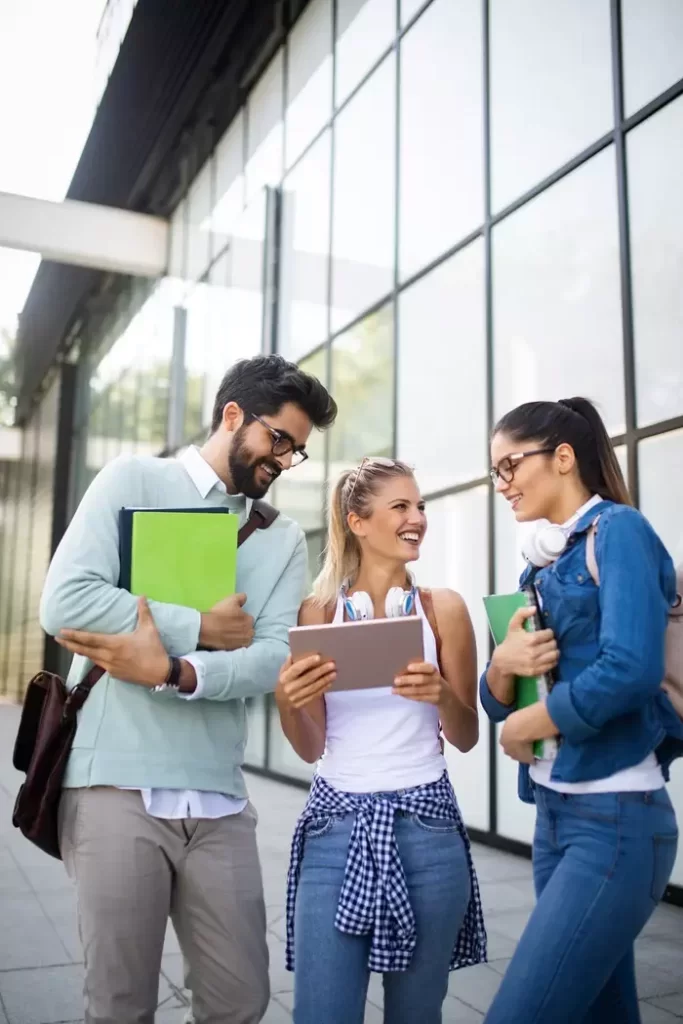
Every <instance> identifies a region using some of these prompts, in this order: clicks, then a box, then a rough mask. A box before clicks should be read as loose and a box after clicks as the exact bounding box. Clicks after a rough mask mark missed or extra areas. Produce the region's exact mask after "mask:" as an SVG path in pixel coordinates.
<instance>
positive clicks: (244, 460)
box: [228, 426, 282, 498]
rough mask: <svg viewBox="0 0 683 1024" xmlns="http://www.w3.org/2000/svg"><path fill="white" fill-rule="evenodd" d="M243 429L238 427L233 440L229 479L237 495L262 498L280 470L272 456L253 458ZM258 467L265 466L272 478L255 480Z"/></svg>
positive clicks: (229, 460)
mask: <svg viewBox="0 0 683 1024" xmlns="http://www.w3.org/2000/svg"><path fill="white" fill-rule="evenodd" d="M244 429H245V428H244V427H243V426H242V427H240V428H239V430H238V431H237V432H236V434H235V436H234V438H233V442H232V447H231V449H230V454H229V456H228V469H229V471H230V479H231V480H232V482H233V486H234V487H235V490H236V492H237V493H238V494H244V495H245V496H246V497H247V498H263V497H264V496H265V495H266V494H267V493H268V489H269V488H270V485H271V484H272V483H274V482H275V480H276V479H277V478H278V477H279V475H280V473H281V472H282V470H281V467H280V466H279V464H278V463H277V461H276V460H275V458H274V457H273V456H270V457H268V456H265V457H261V458H254V455H253V453H252V452H251V451H250V449H249V448H248V447H247V444H246V441H245V438H244ZM260 466H267V467H268V469H271V470H272V471H273V473H274V476H273V478H272V479H268V480H263V481H262V480H261V478H260V476H259V477H258V478H257V475H256V473H257V470H258V469H259V467H260Z"/></svg>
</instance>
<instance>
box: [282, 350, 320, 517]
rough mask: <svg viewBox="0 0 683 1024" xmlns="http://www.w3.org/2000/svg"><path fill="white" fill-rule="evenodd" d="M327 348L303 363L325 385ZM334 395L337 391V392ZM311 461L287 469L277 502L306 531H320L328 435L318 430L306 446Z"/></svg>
mask: <svg viewBox="0 0 683 1024" xmlns="http://www.w3.org/2000/svg"><path fill="white" fill-rule="evenodd" d="M326 363H327V349H322V350H320V351H319V352H316V353H315V355H312V356H310V357H309V358H308V359H305V360H303V362H302V363H300V366H301V369H302V370H304V371H305V372H306V373H311V374H313V376H314V377H317V378H318V380H320V381H322V383H323V384H324V383H325V381H326V379H327V366H326ZM333 393H334V392H333ZM306 449H307V451H308V458H307V459H306V461H305V462H302V463H301V465H299V466H294V467H292V469H289V470H287V471H286V472H285V473H283V474H282V476H281V477H280V478H279V480H278V482H277V484H276V485H275V490H276V494H275V503H276V505H277V507H278V508H279V509H281V510H282V512H284V513H285V514H286V515H288V516H291V517H292V519H294V520H295V521H296V522H297V523H298V524H299V526H301V527H302V529H304V530H317V529H319V528H320V527H321V526H322V523H323V481H324V478H325V435H324V434H323V433H322V432H321V431H319V430H316V429H315V427H314V428H313V431H312V433H311V436H310V437H309V439H308V443H307V445H306Z"/></svg>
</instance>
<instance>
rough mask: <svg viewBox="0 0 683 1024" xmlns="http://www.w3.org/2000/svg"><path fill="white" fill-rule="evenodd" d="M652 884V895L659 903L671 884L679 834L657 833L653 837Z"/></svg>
mask: <svg viewBox="0 0 683 1024" xmlns="http://www.w3.org/2000/svg"><path fill="white" fill-rule="evenodd" d="M652 843H653V852H652V886H651V889H650V895H651V896H652V899H653V900H654V901H655V903H659V901H660V900H661V898H662V896H663V895H664V891H665V889H666V887H667V885H668V884H669V879H670V878H671V872H672V871H673V867H674V864H675V862H676V851H677V849H678V835H677V834H676V833H669V834H668V835H655V836H653V837H652Z"/></svg>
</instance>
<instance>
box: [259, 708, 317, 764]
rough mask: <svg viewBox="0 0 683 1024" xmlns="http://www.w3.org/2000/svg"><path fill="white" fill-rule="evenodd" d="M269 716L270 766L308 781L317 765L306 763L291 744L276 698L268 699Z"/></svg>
mask: <svg viewBox="0 0 683 1024" xmlns="http://www.w3.org/2000/svg"><path fill="white" fill-rule="evenodd" d="M268 718H269V728H270V759H269V764H268V767H269V768H270V769H272V771H275V772H282V774H283V775H293V776H294V777H295V778H297V779H305V780H306V781H308V780H309V779H312V778H313V772H314V770H315V765H312V764H306V762H305V761H302V760H301V758H300V757H299V755H298V754H295V753H294V751H293V749H292V747H291V746H290V743H289V740H288V739H285V734H284V733H283V731H282V727H281V725H280V716H279V714H278V711H277V707H276V705H275V700H274V699H272V698H271V699H270V700H269V701H268Z"/></svg>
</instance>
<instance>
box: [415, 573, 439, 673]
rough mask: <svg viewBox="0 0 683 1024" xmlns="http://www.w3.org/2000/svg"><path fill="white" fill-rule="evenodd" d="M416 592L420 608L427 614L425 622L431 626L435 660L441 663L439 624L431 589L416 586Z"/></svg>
mask: <svg viewBox="0 0 683 1024" xmlns="http://www.w3.org/2000/svg"><path fill="white" fill-rule="evenodd" d="M417 592H418V594H419V595H420V601H421V602H422V608H423V609H424V613H425V615H426V616H427V622H428V623H429V625H430V626H431V627H432V633H433V634H434V640H435V641H436V660H437V661H438V662H439V664H441V635H440V633H439V624H438V622H437V621H436V612H435V611H434V599H433V597H432V592H431V590H427V589H426V588H425V587H418V588H417Z"/></svg>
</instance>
